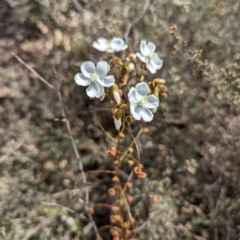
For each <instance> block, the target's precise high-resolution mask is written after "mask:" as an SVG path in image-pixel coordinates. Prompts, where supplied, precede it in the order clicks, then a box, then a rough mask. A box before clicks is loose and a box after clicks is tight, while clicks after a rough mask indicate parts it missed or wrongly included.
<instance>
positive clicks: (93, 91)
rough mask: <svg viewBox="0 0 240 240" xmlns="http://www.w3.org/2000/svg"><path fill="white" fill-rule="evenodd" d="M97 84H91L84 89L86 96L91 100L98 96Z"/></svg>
mask: <svg viewBox="0 0 240 240" xmlns="http://www.w3.org/2000/svg"><path fill="white" fill-rule="evenodd" d="M99 88H100V87H99V84H97V83H91V84H90V85H89V86H88V87H87V89H86V92H87V95H88V96H89V97H91V98H94V97H96V96H97V95H98V93H99V91H100V89H99Z"/></svg>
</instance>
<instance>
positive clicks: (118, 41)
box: [111, 37, 128, 51]
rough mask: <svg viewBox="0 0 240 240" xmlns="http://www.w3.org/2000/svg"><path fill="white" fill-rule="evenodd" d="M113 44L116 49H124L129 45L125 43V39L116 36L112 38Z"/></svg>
mask: <svg viewBox="0 0 240 240" xmlns="http://www.w3.org/2000/svg"><path fill="white" fill-rule="evenodd" d="M111 46H112V48H113V49H114V50H115V51H122V50H125V49H126V48H127V47H128V45H127V44H124V40H123V39H122V38H120V37H114V38H113V39H112V42H111Z"/></svg>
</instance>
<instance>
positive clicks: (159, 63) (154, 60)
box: [150, 53, 163, 70]
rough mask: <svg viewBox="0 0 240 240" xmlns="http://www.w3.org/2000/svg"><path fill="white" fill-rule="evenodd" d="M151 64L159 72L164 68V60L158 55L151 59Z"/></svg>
mask: <svg viewBox="0 0 240 240" xmlns="http://www.w3.org/2000/svg"><path fill="white" fill-rule="evenodd" d="M150 62H151V64H152V65H153V66H154V67H155V69H157V70H159V69H160V68H162V66H163V60H162V59H161V58H160V57H159V56H158V54H156V53H155V54H154V57H153V58H151V60H150Z"/></svg>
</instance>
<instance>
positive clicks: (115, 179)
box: [112, 176, 120, 182]
mask: <svg viewBox="0 0 240 240" xmlns="http://www.w3.org/2000/svg"><path fill="white" fill-rule="evenodd" d="M112 182H120V180H119V178H118V177H117V176H114V177H113V178H112Z"/></svg>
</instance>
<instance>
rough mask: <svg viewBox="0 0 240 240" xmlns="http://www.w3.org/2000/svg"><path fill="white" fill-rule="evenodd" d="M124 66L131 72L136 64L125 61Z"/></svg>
mask: <svg viewBox="0 0 240 240" xmlns="http://www.w3.org/2000/svg"><path fill="white" fill-rule="evenodd" d="M123 67H124V68H125V69H127V71H128V72H131V71H132V70H133V69H134V67H135V66H134V64H133V63H132V62H126V63H124V65H123Z"/></svg>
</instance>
